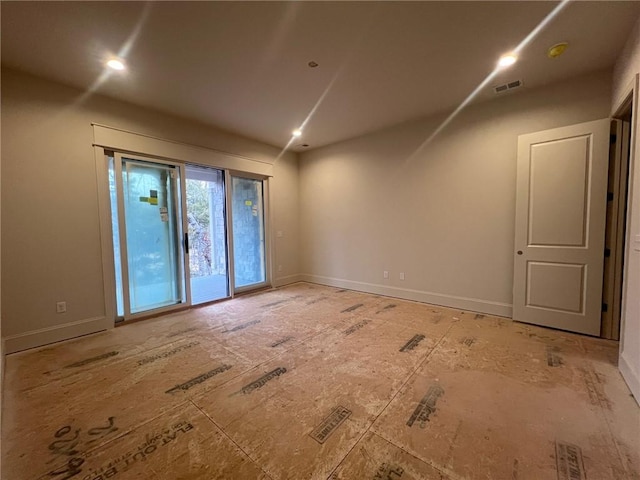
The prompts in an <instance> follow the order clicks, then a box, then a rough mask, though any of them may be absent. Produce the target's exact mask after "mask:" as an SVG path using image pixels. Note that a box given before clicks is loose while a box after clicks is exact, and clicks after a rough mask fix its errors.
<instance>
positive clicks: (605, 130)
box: [513, 119, 610, 335]
mask: <svg viewBox="0 0 640 480" xmlns="http://www.w3.org/2000/svg"><path fill="white" fill-rule="evenodd" d="M609 123H610V121H609V120H608V119H604V120H597V121H594V122H587V123H582V124H579V125H572V126H568V127H562V128H555V129H552V130H545V131H542V132H536V133H530V134H527V135H521V136H520V137H518V173H517V193H516V231H515V250H516V252H515V256H514V282H513V319H514V320H518V321H521V322H527V323H533V324H537V325H543V326H547V327H553V328H559V329H562V330H569V331H572V332H579V333H586V334H589V335H600V316H601V310H602V274H603V260H604V232H605V221H606V218H605V216H606V202H607V169H608V160H609V158H608V152H609V128H610V127H609Z"/></svg>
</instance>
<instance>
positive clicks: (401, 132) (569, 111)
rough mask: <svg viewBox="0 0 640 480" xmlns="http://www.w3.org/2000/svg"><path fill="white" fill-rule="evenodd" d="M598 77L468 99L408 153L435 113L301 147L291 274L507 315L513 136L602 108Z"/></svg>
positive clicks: (604, 82) (603, 84) (584, 117)
mask: <svg viewBox="0 0 640 480" xmlns="http://www.w3.org/2000/svg"><path fill="white" fill-rule="evenodd" d="M525 80H526V79H525ZM610 82H611V77H610V75H609V74H608V72H600V73H597V74H592V75H590V76H586V77H583V78H576V79H572V80H570V81H567V82H565V83H562V84H557V85H553V86H550V87H546V88H542V89H538V90H532V91H527V90H522V91H519V92H513V93H512V94H507V96H504V97H502V98H497V99H495V100H493V101H490V102H485V103H481V104H478V105H476V106H472V107H470V108H468V109H467V110H465V111H463V113H462V114H461V115H460V116H459V117H458V118H456V119H455V120H454V121H453V122H452V123H451V124H450V125H449V126H448V127H447V128H446V129H445V130H444V131H443V132H442V133H441V134H440V135H439V136H438V137H436V138H435V140H434V141H433V142H432V143H431V144H429V145H427V146H426V147H425V148H423V149H422V150H421V151H419V152H418V153H416V154H414V152H415V151H416V148H417V147H418V146H419V145H420V144H421V143H422V142H423V141H424V140H425V139H426V138H427V136H428V135H429V134H430V133H431V132H432V131H433V130H434V129H435V128H436V127H437V126H438V125H439V124H440V122H441V121H442V117H439V116H436V117H431V118H427V119H425V120H421V121H416V122H411V123H407V124H404V125H400V126H397V127H394V128H390V129H387V130H384V131H380V132H377V133H374V134H371V135H367V136H363V137H360V138H356V139H352V140H349V141H345V142H342V143H339V144H335V145H332V146H328V147H325V148H320V149H317V150H313V151H311V152H308V153H305V154H303V155H301V158H300V167H299V168H300V202H301V212H302V217H301V219H300V228H301V259H302V273H303V278H305V279H307V280H311V281H316V282H319V283H326V284H330V285H336V286H342V287H348V288H355V289H359V290H364V291H370V292H375V293H381V294H388V295H395V296H399V297H403V298H411V299H415V300H422V301H428V302H433V303H437V304H441V305H449V306H455V307H457V308H469V309H471V310H476V311H480V312H486V313H496V314H501V315H510V314H511V303H512V275H513V254H514V252H513V242H514V215H515V211H514V200H515V193H516V192H515V184H516V146H517V137H518V135H520V134H523V133H528V132H534V131H538V130H544V129H548V128H554V127H559V126H563V125H570V124H574V123H580V122H585V121H589V120H594V119H599V118H605V117H607V116H608V114H609V107H610ZM384 270H387V271H389V272H390V277H389V279H388V280H385V279H384V278H383V271H384ZM401 272H404V273H405V280H404V281H402V280H400V278H399V275H400V273H401Z"/></svg>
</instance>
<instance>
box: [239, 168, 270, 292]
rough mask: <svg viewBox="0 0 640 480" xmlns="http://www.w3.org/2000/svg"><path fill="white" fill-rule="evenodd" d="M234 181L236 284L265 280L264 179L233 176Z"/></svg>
mask: <svg viewBox="0 0 640 480" xmlns="http://www.w3.org/2000/svg"><path fill="white" fill-rule="evenodd" d="M231 183H232V185H231V202H232V210H231V211H232V227H233V261H234V266H233V268H234V280H235V287H236V288H242V287H247V286H251V285H258V284H261V283H265V282H266V280H267V278H266V268H265V244H264V238H265V234H264V208H263V185H262V180H254V179H252V178H242V177H232V179H231Z"/></svg>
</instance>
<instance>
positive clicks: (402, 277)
mask: <svg viewBox="0 0 640 480" xmlns="http://www.w3.org/2000/svg"><path fill="white" fill-rule="evenodd" d="M400 280H404V272H400Z"/></svg>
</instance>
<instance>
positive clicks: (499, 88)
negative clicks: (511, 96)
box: [493, 80, 522, 94]
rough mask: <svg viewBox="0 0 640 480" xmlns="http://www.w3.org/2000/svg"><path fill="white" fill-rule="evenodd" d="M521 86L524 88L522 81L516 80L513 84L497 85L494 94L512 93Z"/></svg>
mask: <svg viewBox="0 0 640 480" xmlns="http://www.w3.org/2000/svg"><path fill="white" fill-rule="evenodd" d="M521 86H522V80H514V81H513V82H507V83H503V84H502V85H496V86H495V87H493V92H494V93H496V94H498V93H504V92H508V91H511V90H513V89H515V88H519V87H521Z"/></svg>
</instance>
